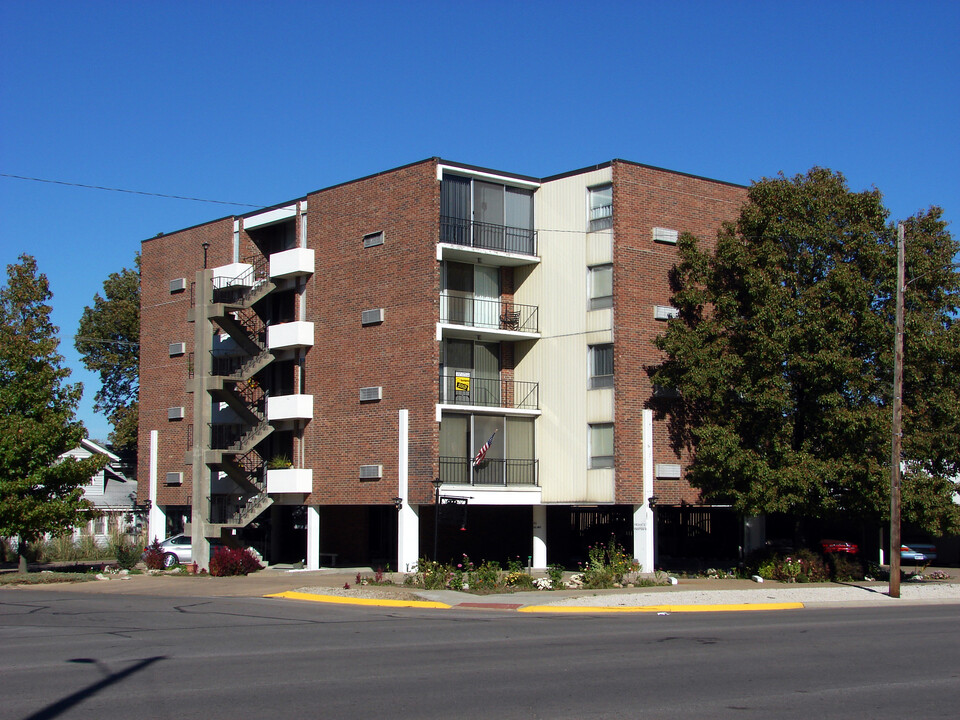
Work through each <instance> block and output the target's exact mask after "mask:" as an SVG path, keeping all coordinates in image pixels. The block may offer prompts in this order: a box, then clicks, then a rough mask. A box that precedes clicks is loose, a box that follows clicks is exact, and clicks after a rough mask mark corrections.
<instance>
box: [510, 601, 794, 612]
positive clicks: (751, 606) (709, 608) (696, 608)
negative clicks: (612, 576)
mask: <svg viewBox="0 0 960 720" xmlns="http://www.w3.org/2000/svg"><path fill="white" fill-rule="evenodd" d="M801 609H803V603H798V602H793V603H742V604H739V605H640V606H635V607H624V606H609V607H608V606H598V607H589V606H587V605H528V606H527V607H523V608H520V609H518V610H517V612H536V613H541V612H552V613H595V612H596V613H609V612H667V613H691V612H742V611H744V610H801Z"/></svg>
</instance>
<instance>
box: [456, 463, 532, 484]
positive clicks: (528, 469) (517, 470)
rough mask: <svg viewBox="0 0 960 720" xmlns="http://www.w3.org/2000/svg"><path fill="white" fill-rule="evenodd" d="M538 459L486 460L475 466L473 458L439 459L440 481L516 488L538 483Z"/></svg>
mask: <svg viewBox="0 0 960 720" xmlns="http://www.w3.org/2000/svg"><path fill="white" fill-rule="evenodd" d="M537 463H538V461H537V460H506V459H496V458H495V459H490V460H484V461H483V462H482V463H480V464H479V465H477V466H476V467H475V466H474V464H473V460H472V459H470V458H454V457H441V458H440V481H441V482H443V483H450V484H452V485H477V486H483V487H497V486H499V487H514V486H521V485H526V486H532V487H536V486H537V485H539V483H538V482H537Z"/></svg>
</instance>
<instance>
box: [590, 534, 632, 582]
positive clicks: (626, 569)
mask: <svg viewBox="0 0 960 720" xmlns="http://www.w3.org/2000/svg"><path fill="white" fill-rule="evenodd" d="M587 556H588V558H589V560H588V562H587V565H586V567H584V568H583V586H584V587H585V588H591V589H598V588H610V587H613V586H614V585H623V584H624V582H626V581H627V580H628V578H629V576H631V575H634V574H636V573H638V572H639V571H640V565H639V564H638V563H637V561H636V560H635V559H634V558H633V557H631V556H630V555H629V554H628V553H627V552H626V551H625V550H624V549H623V547H622V546H621V545H619V544H618V543H617V541H616V540H615V539H614V538H613V537H612V536H611V537H610V540H609V541H608V542H607V544H606V546H603V545H592V546H590V547H589V548H588V549H587Z"/></svg>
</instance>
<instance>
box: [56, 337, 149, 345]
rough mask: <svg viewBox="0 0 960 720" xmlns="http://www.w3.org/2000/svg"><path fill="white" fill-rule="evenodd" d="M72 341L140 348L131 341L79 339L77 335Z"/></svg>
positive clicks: (136, 343)
mask: <svg viewBox="0 0 960 720" xmlns="http://www.w3.org/2000/svg"><path fill="white" fill-rule="evenodd" d="M73 340H74V342H77V341H83V342H89V343H97V344H100V345H129V346H131V347H140V343H138V342H133V341H132V340H108V339H106V338H92V337H81V336H79V335H77V336H74V338H73Z"/></svg>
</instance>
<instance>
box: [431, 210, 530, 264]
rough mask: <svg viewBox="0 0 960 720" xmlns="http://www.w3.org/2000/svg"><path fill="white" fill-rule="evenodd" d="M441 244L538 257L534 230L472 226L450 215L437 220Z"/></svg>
mask: <svg viewBox="0 0 960 720" xmlns="http://www.w3.org/2000/svg"><path fill="white" fill-rule="evenodd" d="M440 242H442V243H449V244H451V245H466V246H468V247H474V248H482V249H484V250H499V251H500V252H508V253H517V254H519V255H536V254H537V231H536V230H532V229H530V228H518V227H510V226H508V225H497V224H495V223H486V222H475V221H473V220H466V219H463V218H456V217H450V216H449V215H442V216H441V217H440Z"/></svg>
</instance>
